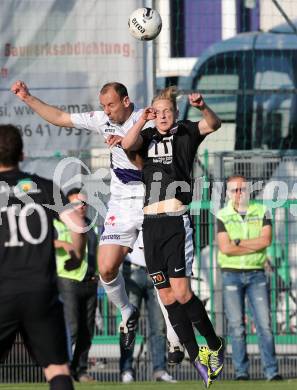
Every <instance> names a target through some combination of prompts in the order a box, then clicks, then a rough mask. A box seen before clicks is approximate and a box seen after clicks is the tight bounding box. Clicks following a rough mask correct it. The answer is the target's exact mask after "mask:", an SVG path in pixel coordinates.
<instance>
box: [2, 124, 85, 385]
mask: <svg viewBox="0 0 297 390" xmlns="http://www.w3.org/2000/svg"><path fill="white" fill-rule="evenodd" d="M22 158H23V142H22V138H21V135H20V133H19V130H18V129H17V128H16V127H14V126H12V125H0V186H1V187H0V188H1V190H0V194H1V196H0V202H1V205H0V206H1V225H0V361H3V360H4V359H5V358H6V356H7V354H8V352H9V350H10V348H11V346H12V344H13V342H14V340H15V336H16V334H17V332H20V333H21V335H22V337H23V339H24V342H25V344H26V346H27V348H28V349H29V351H30V353H31V354H32V356H33V357H34V358H35V359H36V361H37V362H38V364H39V365H40V366H42V367H43V369H44V374H45V377H46V379H47V381H48V382H49V385H50V389H51V390H72V389H73V384H72V380H71V377H70V372H69V367H68V362H69V354H68V351H69V346H68V344H67V337H66V328H65V323H64V315H63V305H62V303H61V302H60V300H59V297H58V290H57V280H56V279H57V276H56V260H55V248H54V228H53V219H54V218H55V216H57V214H59V218H60V219H61V220H62V221H63V222H64V223H65V224H66V225H67V226H68V227H69V228H70V230H71V236H72V241H73V243H74V244H73V251H72V252H71V256H73V257H74V258H78V259H81V258H82V256H83V255H84V248H85V235H84V234H82V231H83V228H84V226H85V224H84V221H83V218H81V217H80V216H79V214H78V213H77V212H76V211H75V210H73V209H71V208H69V207H68V208H66V207H65V206H64V205H65V204H66V203H67V201H66V199H65V198H64V197H63V195H62V193H61V192H60V190H59V189H58V188H57V187H56V186H54V184H53V182H51V181H50V180H46V179H43V178H41V177H39V176H37V175H30V174H27V173H25V172H22V171H20V170H19V168H18V164H19V161H21V160H22Z"/></svg>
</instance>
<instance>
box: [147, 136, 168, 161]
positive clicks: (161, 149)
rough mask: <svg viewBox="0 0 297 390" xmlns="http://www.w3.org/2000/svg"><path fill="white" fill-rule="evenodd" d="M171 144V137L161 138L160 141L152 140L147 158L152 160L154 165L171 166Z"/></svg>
mask: <svg viewBox="0 0 297 390" xmlns="http://www.w3.org/2000/svg"><path fill="white" fill-rule="evenodd" d="M172 142H173V135H171V136H169V137H163V138H162V139H161V140H158V139H154V140H153V141H152V142H151V144H150V146H149V149H148V157H149V158H152V159H153V162H154V163H160V164H171V163H172Z"/></svg>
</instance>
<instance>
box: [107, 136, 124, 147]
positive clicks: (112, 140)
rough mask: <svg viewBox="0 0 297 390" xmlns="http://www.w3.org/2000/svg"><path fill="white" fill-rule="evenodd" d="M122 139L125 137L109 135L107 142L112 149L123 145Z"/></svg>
mask: <svg viewBox="0 0 297 390" xmlns="http://www.w3.org/2000/svg"><path fill="white" fill-rule="evenodd" d="M122 139H123V137H121V136H120V135H109V136H108V137H107V138H106V140H105V142H106V143H107V145H108V146H109V147H110V148H113V147H114V146H116V145H119V144H121V142H122Z"/></svg>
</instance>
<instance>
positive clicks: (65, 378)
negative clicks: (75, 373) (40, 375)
mask: <svg viewBox="0 0 297 390" xmlns="http://www.w3.org/2000/svg"><path fill="white" fill-rule="evenodd" d="M49 385H50V390H74V387H73V383H72V379H71V376H69V375H56V376H54V377H53V378H52V379H51V380H50V381H49Z"/></svg>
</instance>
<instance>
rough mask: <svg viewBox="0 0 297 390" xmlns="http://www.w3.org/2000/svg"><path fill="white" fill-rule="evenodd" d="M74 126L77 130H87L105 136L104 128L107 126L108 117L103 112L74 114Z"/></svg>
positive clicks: (72, 119) (72, 115)
mask: <svg viewBox="0 0 297 390" xmlns="http://www.w3.org/2000/svg"><path fill="white" fill-rule="evenodd" d="M70 118H71V122H72V123H73V126H74V127H76V128H77V129H86V130H90V131H96V132H99V133H100V134H103V131H102V126H103V125H105V124H106V115H105V113H104V112H103V111H91V112H83V113H74V114H71V115H70Z"/></svg>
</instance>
